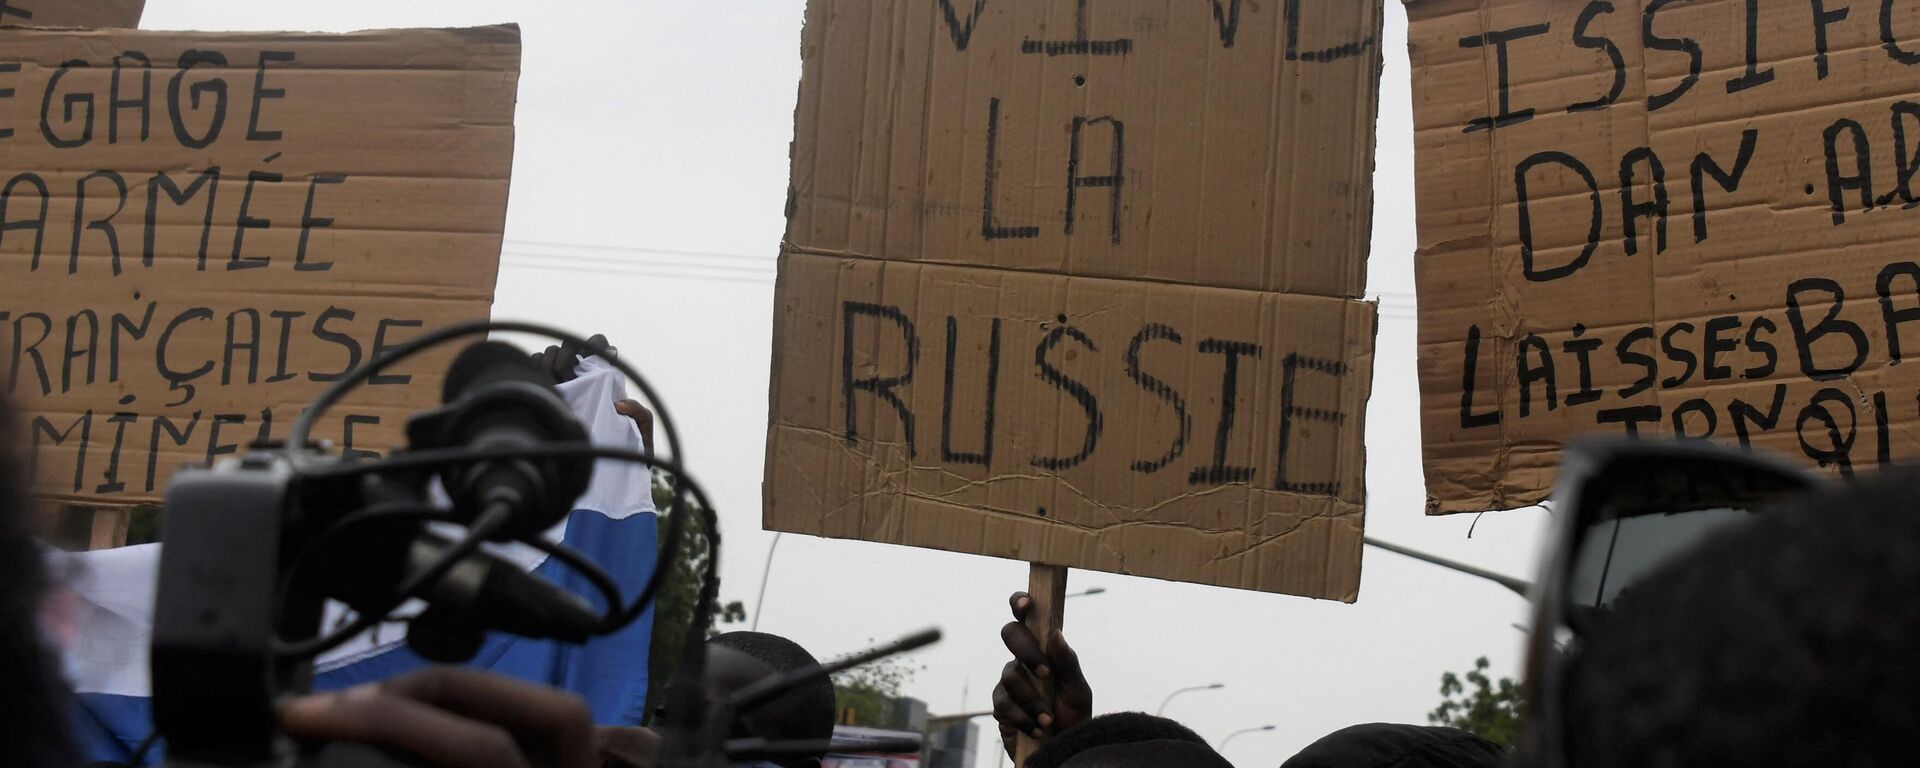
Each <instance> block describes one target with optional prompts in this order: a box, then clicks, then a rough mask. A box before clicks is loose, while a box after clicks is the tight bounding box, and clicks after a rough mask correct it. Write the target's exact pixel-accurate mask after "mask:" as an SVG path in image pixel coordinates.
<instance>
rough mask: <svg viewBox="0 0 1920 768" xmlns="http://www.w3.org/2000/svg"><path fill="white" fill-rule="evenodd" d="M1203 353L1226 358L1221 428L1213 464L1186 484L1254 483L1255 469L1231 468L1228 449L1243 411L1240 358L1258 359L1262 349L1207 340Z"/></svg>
mask: <svg viewBox="0 0 1920 768" xmlns="http://www.w3.org/2000/svg"><path fill="white" fill-rule="evenodd" d="M1200 353H1201V354H1204V355H1223V356H1224V358H1223V359H1222V363H1221V375H1220V424H1219V426H1218V427H1216V428H1215V429H1214V431H1213V462H1212V463H1210V464H1208V465H1206V466H1204V467H1194V468H1193V471H1192V472H1190V473H1188V474H1187V482H1188V483H1189V484H1191V485H1224V484H1228V483H1246V482H1251V481H1252V480H1253V467H1234V466H1228V465H1227V449H1228V447H1229V445H1230V444H1231V442H1232V435H1233V422H1234V417H1235V414H1237V413H1238V412H1239V410H1240V405H1239V404H1240V358H1241V357H1250V358H1254V359H1256V360H1257V359H1259V358H1260V345H1258V344H1253V343H1250V342H1245V341H1228V340H1225V339H1204V340H1202V341H1201V342H1200ZM1283 398H1284V396H1283ZM1282 407H1284V406H1282ZM1283 439H1284V438H1283ZM1283 444H1284V443H1283Z"/></svg>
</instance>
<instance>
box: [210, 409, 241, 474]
mask: <svg viewBox="0 0 1920 768" xmlns="http://www.w3.org/2000/svg"><path fill="white" fill-rule="evenodd" d="M245 423H247V417H246V414H240V413H216V414H214V415H213V423H212V424H208V425H207V464H209V465H211V464H212V463H213V460H214V459H216V458H219V457H221V456H227V455H231V454H237V453H239V452H240V444H239V443H222V442H220V425H222V424H245Z"/></svg>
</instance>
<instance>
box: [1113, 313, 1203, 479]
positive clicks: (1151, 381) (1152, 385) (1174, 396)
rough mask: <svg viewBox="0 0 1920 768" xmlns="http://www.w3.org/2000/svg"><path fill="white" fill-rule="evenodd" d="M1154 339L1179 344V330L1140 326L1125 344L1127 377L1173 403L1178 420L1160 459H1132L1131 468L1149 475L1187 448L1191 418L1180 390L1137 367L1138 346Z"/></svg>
mask: <svg viewBox="0 0 1920 768" xmlns="http://www.w3.org/2000/svg"><path fill="white" fill-rule="evenodd" d="M1155 340H1165V341H1171V342H1173V343H1175V344H1180V343H1182V342H1181V340H1180V332H1179V331H1176V330H1174V329H1173V328H1171V327H1169V326H1165V325H1160V324H1157V323H1156V324H1152V325H1148V326H1147V327H1145V328H1142V329H1140V332H1139V333H1136V334H1134V335H1133V341H1131V342H1129V343H1128V344H1127V378H1130V379H1133V381H1134V383H1136V384H1139V385H1140V388H1141V389H1145V390H1146V391H1148V392H1151V393H1153V396H1154V397H1157V398H1160V399H1161V400H1163V401H1166V403H1167V404H1168V405H1171V406H1173V412H1174V415H1175V417H1176V418H1178V419H1179V421H1180V431H1179V432H1178V433H1177V434H1175V435H1174V436H1173V444H1172V445H1170V446H1168V447H1167V452H1166V453H1164V454H1161V455H1160V458H1157V459H1154V460H1153V461H1144V460H1136V461H1134V462H1133V471H1135V472H1139V473H1142V474H1149V475H1150V474H1153V473H1155V472H1158V471H1160V470H1161V469H1163V468H1165V467H1166V466H1167V465H1168V464H1172V463H1173V461H1174V459H1178V458H1180V454H1182V453H1185V452H1186V451H1187V438H1188V437H1190V436H1192V434H1193V417H1192V415H1190V414H1188V413H1187V401H1186V400H1185V399H1184V398H1182V397H1180V393H1179V392H1175V391H1174V390H1173V387H1171V386H1168V385H1167V383H1166V382H1164V381H1161V380H1159V379H1157V378H1154V376H1153V375H1152V374H1149V373H1147V372H1145V371H1142V370H1141V369H1140V348H1141V347H1143V346H1145V345H1146V343H1147V342H1149V341H1155Z"/></svg>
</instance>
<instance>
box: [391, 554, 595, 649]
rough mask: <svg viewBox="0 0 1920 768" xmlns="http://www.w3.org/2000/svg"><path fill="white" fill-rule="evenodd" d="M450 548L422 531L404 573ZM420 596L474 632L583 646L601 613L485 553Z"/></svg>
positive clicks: (465, 562) (467, 559) (463, 562)
mask: <svg viewBox="0 0 1920 768" xmlns="http://www.w3.org/2000/svg"><path fill="white" fill-rule="evenodd" d="M453 543H454V542H453V539H451V538H448V537H446V536H443V535H441V534H438V533H434V532H432V531H423V532H422V533H421V534H420V536H419V537H417V538H415V539H414V541H413V547H412V550H411V551H410V552H409V553H408V556H407V571H408V572H409V573H417V572H419V571H421V570H423V569H425V568H427V566H428V565H430V564H432V563H433V562H435V561H437V560H439V559H440V558H441V557H442V556H444V555H445V553H446V552H447V550H449V549H452V548H453ZM420 597H421V598H423V599H425V600H426V601H427V602H428V603H429V604H431V605H432V606H433V609H432V610H439V611H444V612H446V613H447V614H449V615H450V617H457V618H458V619H460V620H461V623H464V624H467V625H470V626H472V627H473V628H475V629H492V630H500V631H503V632H509V633H512V634H515V635H519V636H521V637H531V638H550V639H554V640H560V641H564V642H570V643H581V642H585V641H586V640H587V638H588V637H589V636H591V635H592V634H593V630H594V629H596V628H597V627H598V626H599V624H600V614H599V613H597V612H595V611H594V609H593V606H591V605H589V604H588V603H587V601H586V600H585V599H584V598H582V597H580V596H579V595H576V594H574V593H573V592H570V591H568V590H566V589H564V588H562V587H560V586H558V585H556V584H553V583H552V582H549V581H547V580H545V579H542V578H539V577H537V576H534V575H533V574H531V573H528V572H526V571H523V570H521V569H520V567H519V566H517V565H515V564H513V563H511V562H508V561H507V560H506V559H505V558H502V557H500V556H498V555H495V554H492V553H490V552H485V551H480V552H475V553H473V554H471V555H468V556H466V557H465V558H462V559H461V560H460V562H458V563H456V564H454V566H453V568H452V569H450V570H448V571H447V573H446V575H445V576H442V577H440V578H439V579H438V580H437V581H435V582H433V583H432V584H430V585H428V586H427V587H426V589H425V590H423V591H422V592H421V594H420ZM410 634H411V633H410Z"/></svg>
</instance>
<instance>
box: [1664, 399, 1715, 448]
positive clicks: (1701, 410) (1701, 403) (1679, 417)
mask: <svg viewBox="0 0 1920 768" xmlns="http://www.w3.org/2000/svg"><path fill="white" fill-rule="evenodd" d="M1688 414H1699V415H1700V416H1701V417H1702V418H1705V419H1706V422H1707V424H1706V429H1704V430H1701V431H1700V432H1698V433H1695V432H1691V431H1689V430H1688V429H1687V415H1688ZM1719 426H1720V414H1719V413H1717V412H1715V411H1714V410H1713V404H1712V403H1708V402H1707V401H1706V400H1705V399H1703V398H1698V397H1696V398H1694V399H1692V400H1688V401H1686V402H1684V403H1681V404H1680V407H1678V408H1675V409H1673V435H1674V437H1676V438H1679V439H1681V440H1705V439H1707V438H1709V437H1713V432H1714V430H1715V429H1717V428H1719Z"/></svg>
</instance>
